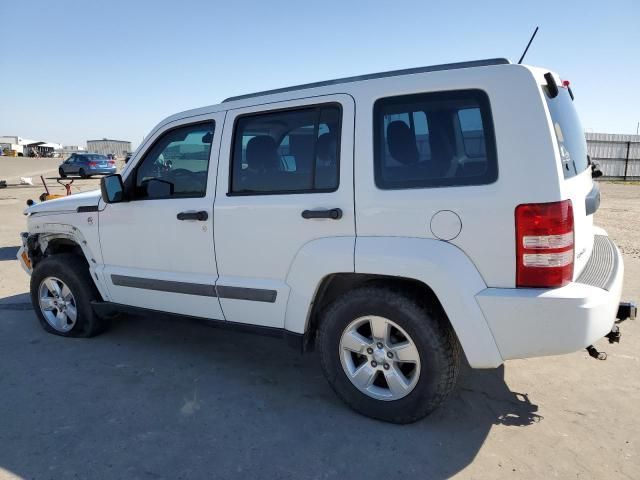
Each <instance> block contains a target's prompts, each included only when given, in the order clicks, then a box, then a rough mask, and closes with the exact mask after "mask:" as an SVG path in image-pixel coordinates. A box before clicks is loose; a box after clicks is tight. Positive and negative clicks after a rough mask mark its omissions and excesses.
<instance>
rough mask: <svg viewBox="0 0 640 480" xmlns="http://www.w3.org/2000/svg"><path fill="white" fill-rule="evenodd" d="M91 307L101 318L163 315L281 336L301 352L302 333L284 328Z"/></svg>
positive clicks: (109, 306)
mask: <svg viewBox="0 0 640 480" xmlns="http://www.w3.org/2000/svg"><path fill="white" fill-rule="evenodd" d="M91 307H92V308H93V311H94V312H95V314H96V315H98V316H99V317H101V318H105V319H110V318H115V317H117V316H119V315H122V314H125V315H127V314H128V315H152V314H153V315H163V316H166V317H169V318H172V319H174V320H183V321H193V322H198V323H201V324H203V325H207V326H209V327H214V328H223V329H226V330H235V331H238V332H245V333H252V334H255V335H262V336H266V337H274V338H282V339H283V340H284V341H285V342H286V344H287V345H288V346H290V347H291V348H293V349H295V350H298V351H299V352H301V353H303V351H304V349H303V345H304V341H303V339H304V335H303V334H301V333H295V332H290V331H289V330H285V329H284V328H274V327H265V326H262V325H251V324H248V323H238V322H229V321H227V320H216V319H211V318H203V317H195V316H192V315H182V314H179V313H171V312H163V311H160V310H153V309H151V308H142V307H132V306H131V305H123V304H121V303H113V302H97V301H94V302H91Z"/></svg>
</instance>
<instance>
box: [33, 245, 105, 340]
mask: <svg viewBox="0 0 640 480" xmlns="http://www.w3.org/2000/svg"><path fill="white" fill-rule="evenodd" d="M30 290H31V302H32V304H33V308H34V309H35V311H36V315H37V317H38V320H40V324H41V325H42V327H43V328H44V329H45V330H46V331H47V332H49V333H53V334H55V335H61V336H63V337H92V336H94V335H97V334H98V333H100V332H102V331H103V330H104V329H105V328H106V326H107V325H106V321H105V320H104V319H101V318H99V317H98V316H97V315H96V314H95V313H94V311H93V308H92V307H91V302H92V301H94V300H99V299H100V294H99V293H98V290H97V289H96V287H95V284H94V283H93V280H92V279H91V275H90V273H89V268H88V266H87V264H86V262H85V261H84V260H83V259H82V258H81V257H79V256H78V255H73V254H60V255H52V256H49V257H46V258H45V259H44V260H42V261H41V262H40V263H38V265H37V266H36V267H35V269H34V271H33V274H32V275H31V289H30Z"/></svg>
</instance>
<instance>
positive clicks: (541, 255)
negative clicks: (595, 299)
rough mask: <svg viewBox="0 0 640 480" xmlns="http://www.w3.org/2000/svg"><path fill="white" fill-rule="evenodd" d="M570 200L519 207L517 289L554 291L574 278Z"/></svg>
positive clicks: (517, 215)
mask: <svg viewBox="0 0 640 480" xmlns="http://www.w3.org/2000/svg"><path fill="white" fill-rule="evenodd" d="M573 246H574V238H573V207H572V205H571V200H564V201H562V202H553V203H528V204H524V205H518V207H516V255H517V258H516V286H517V287H538V288H551V287H561V286H563V285H566V284H567V283H569V282H570V281H571V279H572V278H573Z"/></svg>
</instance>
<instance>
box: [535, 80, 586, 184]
mask: <svg viewBox="0 0 640 480" xmlns="http://www.w3.org/2000/svg"><path fill="white" fill-rule="evenodd" d="M545 90H546V89H545ZM558 90H559V91H558V95H557V96H556V97H555V98H550V97H549V94H548V93H547V94H546V95H545V97H546V99H547V106H548V107H549V113H550V114H551V121H552V122H553V130H554V133H555V136H556V140H557V142H558V150H560V160H561V161H562V171H563V172H564V178H571V177H573V176H575V175H577V174H579V173H582V172H584V171H585V170H586V169H587V167H588V166H589V161H588V159H587V141H586V140H585V137H584V130H582V125H581V123H580V119H579V118H578V113H577V112H576V109H575V107H574V105H573V100H571V95H569V91H568V89H566V88H559V89H558Z"/></svg>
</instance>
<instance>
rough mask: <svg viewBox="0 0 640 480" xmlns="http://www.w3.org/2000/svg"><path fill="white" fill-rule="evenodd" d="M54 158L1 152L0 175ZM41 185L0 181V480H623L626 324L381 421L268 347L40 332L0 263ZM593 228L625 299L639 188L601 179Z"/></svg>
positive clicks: (308, 362) (10, 259) (186, 337)
mask: <svg viewBox="0 0 640 480" xmlns="http://www.w3.org/2000/svg"><path fill="white" fill-rule="evenodd" d="M58 163H59V160H57V159H46V160H32V159H6V158H3V157H0V179H8V180H10V183H11V182H13V181H14V180H17V177H20V176H34V177H35V176H36V175H37V174H39V173H41V172H42V173H46V174H49V175H51V174H53V173H54V172H55V168H56V167H57V165H58ZM34 180H35V179H34ZM96 186H97V181H96V180H77V181H76V182H75V183H74V191H80V190H87V189H90V188H95V187H96ZM76 187H77V188H76ZM54 188H55V189H56V191H60V192H62V189H61V187H58V186H56V187H54ZM41 191H42V188H41V187H40V186H38V185H36V186H34V187H12V188H8V189H3V190H0V219H2V222H0V398H1V401H0V447H1V448H0V478H38V479H61V478H171V479H175V478H225V479H228V478H243V479H246V478H291V479H300V478H318V479H324V478H340V479H341V478H355V479H358V478H363V477H367V478H372V479H377V478H387V479H388V478H420V479H425V478H429V479H434V478H435V479H437V478H448V477H451V476H458V477H459V478H474V479H485V478H486V479H494V478H527V479H538V478H554V477H555V478H563V479H564V478H582V479H584V478H594V479H602V478H626V479H637V478H640V374H639V373H638V368H639V367H640V358H639V356H638V349H637V345H638V342H639V340H640V328H639V326H638V325H637V324H630V322H626V324H623V327H622V331H623V337H622V343H621V344H620V345H614V346H609V345H608V344H607V343H606V342H605V341H600V342H599V343H598V344H597V345H596V346H597V347H598V348H599V349H602V350H605V351H607V352H608V353H609V359H608V360H607V361H606V362H598V361H595V360H592V359H590V358H589V357H588V356H587V354H586V353H585V352H584V351H582V352H576V353H574V354H571V355H565V356H560V357H547V358H537V359H530V360H515V361H510V362H507V363H506V365H505V366H503V367H501V368H498V369H496V370H488V371H478V370H470V369H466V370H465V371H464V372H463V375H462V378H461V380H460V385H459V388H458V389H457V391H456V392H455V394H454V395H453V398H451V400H450V401H449V402H448V403H447V404H446V406H444V407H443V408H441V409H440V410H438V411H437V412H435V413H434V414H433V415H432V416H430V417H429V418H427V419H426V420H424V421H421V422H418V423H416V424H413V425H408V426H396V425H389V424H385V423H381V422H377V421H374V420H370V419H367V418H364V417H361V416H359V415H357V414H355V413H353V412H351V411H350V410H348V409H347V408H346V407H345V406H344V405H343V404H342V403H341V402H340V401H339V400H338V399H337V398H336V397H335V396H334V394H333V393H332V392H331V390H330V389H329V387H328V385H327V384H326V382H325V381H324V379H323V378H322V374H321V371H320V368H319V365H318V359H317V357H316V356H315V355H308V356H300V355H299V354H297V353H296V352H294V351H293V350H291V349H289V348H286V347H285V346H284V344H283V343H282V342H281V341H280V340H277V339H270V338H263V337H254V336H251V335H247V334H241V333H237V332H229V331H224V330H219V329H214V328H207V327H205V326H203V325H201V324H197V323H192V322H183V321H170V320H168V319H166V318H163V317H128V318H124V319H121V320H119V321H118V322H116V323H115V325H114V326H113V328H112V329H111V330H110V331H109V332H108V333H106V334H104V335H102V336H100V337H96V338H94V339H90V340H82V339H78V340H76V339H63V338H59V337H55V336H53V335H48V334H46V333H45V332H44V331H42V329H41V328H40V327H39V325H38V324H37V321H36V318H35V315H34V313H33V311H32V310H31V309H30V307H29V305H28V299H27V297H26V292H27V291H28V278H27V276H26V275H25V274H24V273H23V272H22V270H21V269H20V267H19V266H18V264H17V262H16V261H15V260H14V258H15V252H16V250H17V246H18V243H19V240H18V232H20V231H21V230H23V229H24V221H25V220H24V217H23V216H22V214H21V213H22V209H23V206H24V203H25V201H26V199H27V198H37V197H38V195H39V194H40V193H41ZM596 223H598V224H599V225H600V226H602V227H604V228H605V229H606V230H608V232H609V233H610V235H611V236H612V238H613V239H614V240H615V241H616V242H617V244H618V245H619V246H620V249H621V250H622V252H623V254H624V258H625V267H626V274H625V289H624V297H625V298H634V299H637V300H640V232H639V231H638V227H639V226H640V187H639V186H631V185H621V184H613V183H603V184H602V205H601V207H600V210H599V211H598V213H597V214H596Z"/></svg>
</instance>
